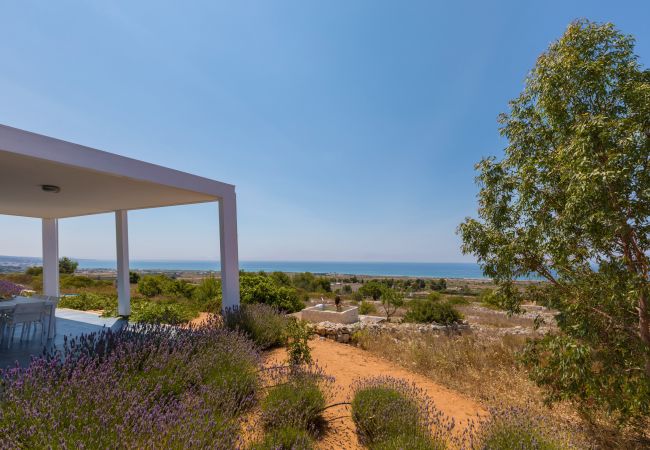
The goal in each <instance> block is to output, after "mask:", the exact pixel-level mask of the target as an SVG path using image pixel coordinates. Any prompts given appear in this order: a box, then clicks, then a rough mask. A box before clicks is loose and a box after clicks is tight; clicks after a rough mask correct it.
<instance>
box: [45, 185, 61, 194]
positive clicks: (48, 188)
mask: <svg viewBox="0 0 650 450" xmlns="http://www.w3.org/2000/svg"><path fill="white" fill-rule="evenodd" d="M41 189H43V191H45V192H52V193H54V194H56V193H59V192H61V188H60V187H58V186H54V185H53V184H42V185H41Z"/></svg>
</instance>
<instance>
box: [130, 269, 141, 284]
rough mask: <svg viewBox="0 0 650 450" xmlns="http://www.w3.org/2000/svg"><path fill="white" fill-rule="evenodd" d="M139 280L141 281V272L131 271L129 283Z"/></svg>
mask: <svg viewBox="0 0 650 450" xmlns="http://www.w3.org/2000/svg"><path fill="white" fill-rule="evenodd" d="M138 281H140V274H139V273H138V272H133V271H130V272H129V283H130V284H138Z"/></svg>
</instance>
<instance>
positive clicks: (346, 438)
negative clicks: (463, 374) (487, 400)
mask: <svg viewBox="0 0 650 450" xmlns="http://www.w3.org/2000/svg"><path fill="white" fill-rule="evenodd" d="M309 346H310V348H311V351H312V357H313V358H314V360H315V362H316V364H318V366H320V367H321V368H322V369H323V370H324V371H325V373H326V374H328V375H331V376H333V377H335V379H336V382H335V385H336V386H337V387H338V388H339V389H337V390H336V391H335V393H334V398H332V399H331V400H330V403H338V402H344V401H347V400H348V399H349V394H350V385H351V384H352V382H353V381H354V380H356V379H358V378H365V377H372V376H378V375H389V376H392V377H395V378H401V379H404V380H406V381H408V382H409V383H415V384H416V386H417V387H418V388H420V389H422V390H424V391H425V393H426V394H427V395H428V396H429V397H430V398H431V399H432V400H433V402H434V404H435V406H436V407H437V408H438V409H439V410H440V411H442V412H443V413H444V414H445V415H447V416H448V417H449V418H453V419H454V421H455V423H456V430H462V429H464V428H465V427H466V425H467V423H468V420H469V419H471V418H476V416H477V414H481V415H483V414H485V410H484V409H483V408H482V407H481V405H479V404H478V403H477V402H475V401H473V400H471V399H468V398H466V397H464V396H463V395H461V394H459V393H457V392H454V391H451V390H449V389H447V388H445V387H443V386H441V385H439V384H436V383H434V382H433V381H431V380H430V379H428V378H426V377H425V376H422V375H419V374H416V373H413V372H411V371H409V370H406V369H404V368H403V367H401V366H399V365H397V364H394V363H391V362H389V361H387V360H384V359H382V358H380V357H377V356H375V355H372V354H371V353H368V352H366V351H364V350H361V349H359V348H357V347H354V346H352V345H347V344H339V343H336V342H334V341H331V340H326V339H322V338H317V339H312V340H311V341H310V343H309ZM286 359H287V358H286V352H285V350H284V349H276V350H273V351H271V352H268V353H267V354H266V357H265V364H266V365H278V364H281V363H282V362H285V361H286ZM324 415H325V418H326V419H328V420H331V419H334V418H337V419H336V420H333V421H332V422H330V428H329V429H328V431H327V433H326V434H325V436H324V437H323V439H321V440H320V442H319V446H318V448H321V449H361V448H363V447H362V446H361V445H360V444H359V441H358V438H357V435H356V432H355V428H354V424H353V422H352V419H351V418H350V411H349V407H348V406H347V405H342V406H337V407H334V408H330V409H328V410H326V411H325V413H324Z"/></svg>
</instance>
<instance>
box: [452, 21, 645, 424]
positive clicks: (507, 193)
mask: <svg viewBox="0 0 650 450" xmlns="http://www.w3.org/2000/svg"><path fill="white" fill-rule="evenodd" d="M509 109H510V111H509V112H508V113H506V114H502V115H501V116H500V117H499V123H500V131H501V134H502V135H503V136H504V137H505V138H506V140H507V145H506V148H505V155H504V157H503V158H502V159H500V160H499V159H496V158H494V157H489V158H485V159H483V160H482V161H481V162H480V163H478V164H477V166H476V168H477V171H478V176H477V183H478V185H479V194H478V219H473V218H468V219H466V220H465V221H464V222H463V223H462V224H461V225H460V226H459V233H460V235H461V237H462V241H463V244H462V250H463V252H465V253H471V254H473V255H475V256H476V257H477V259H478V261H479V263H480V264H481V266H482V268H483V271H484V273H485V274H486V275H488V276H490V277H492V278H494V280H495V282H496V283H497V285H498V292H497V294H498V297H497V298H498V299H499V302H500V303H501V305H502V306H504V307H505V308H507V309H509V310H510V311H511V312H518V311H520V308H521V304H522V301H524V300H525V299H529V300H534V301H537V302H538V303H542V304H546V305H548V306H551V307H553V308H555V309H557V310H558V311H559V314H558V316H557V321H558V325H559V328H560V332H558V333H556V334H553V335H551V336H547V337H546V338H544V339H542V340H540V341H535V342H531V343H530V344H529V347H528V351H527V353H526V361H527V363H528V364H529V366H530V368H531V370H530V373H531V376H532V377H533V379H535V380H536V381H537V382H538V383H539V384H541V385H543V386H545V387H547V388H548V390H547V392H548V393H549V399H551V400H557V399H572V400H582V401H583V402H582V404H583V405H590V404H595V403H597V404H600V405H602V406H605V407H606V408H607V409H609V410H610V411H616V412H617V413H619V414H618V416H619V417H620V418H621V419H623V420H625V419H634V418H639V417H643V416H646V417H647V416H648V415H649V414H650V283H649V278H648V277H649V272H648V271H649V269H650V260H649V256H648V255H649V251H650V239H649V231H650V222H649V216H650V170H649V164H650V71H649V70H647V69H643V68H642V66H641V65H640V63H639V60H638V56H637V55H636V54H635V53H634V38H633V37H631V36H629V35H625V34H623V33H621V32H620V31H618V30H617V29H616V28H615V27H614V26H613V25H612V24H609V23H605V24H598V23H593V22H589V21H585V20H582V21H576V22H573V23H571V24H570V25H569V27H568V28H567V30H566V32H565V33H564V35H563V36H562V37H561V38H560V39H559V40H557V41H555V42H554V43H552V44H551V45H550V47H549V48H548V49H547V50H546V51H545V52H544V53H543V54H542V55H541V56H540V57H539V58H538V59H537V62H536V64H535V66H534V68H533V69H532V71H531V72H530V74H529V76H528V78H527V80H526V86H525V89H524V90H523V92H522V93H521V94H520V95H519V97H517V98H516V99H514V100H513V101H511V102H510V108H509ZM531 275H534V276H540V277H542V278H543V279H545V280H546V281H547V282H546V283H539V284H535V285H533V286H532V287H530V288H528V289H526V290H522V289H520V288H519V287H518V286H516V285H515V284H514V283H513V281H514V280H515V279H517V278H520V277H527V276H531Z"/></svg>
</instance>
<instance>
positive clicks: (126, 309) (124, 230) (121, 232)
mask: <svg viewBox="0 0 650 450" xmlns="http://www.w3.org/2000/svg"><path fill="white" fill-rule="evenodd" d="M115 243H116V244H117V313H118V314H119V315H120V316H129V315H131V283H130V282H129V221H128V218H127V211H124V210H120V211H115Z"/></svg>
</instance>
